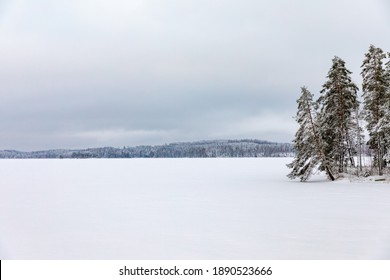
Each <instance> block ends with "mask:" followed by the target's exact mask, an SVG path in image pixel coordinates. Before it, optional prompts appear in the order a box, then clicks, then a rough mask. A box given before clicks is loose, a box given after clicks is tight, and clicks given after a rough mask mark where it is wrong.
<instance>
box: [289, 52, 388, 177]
mask: <svg viewBox="0 0 390 280" xmlns="http://www.w3.org/2000/svg"><path fill="white" fill-rule="evenodd" d="M361 69H362V70H361V75H362V78H363V82H362V97H363V108H361V107H360V102H359V98H358V94H357V93H358V90H359V89H358V87H357V85H356V84H355V83H354V82H353V81H352V79H351V74H352V72H351V71H350V70H348V69H347V68H346V66H345V61H344V60H342V59H341V58H339V57H337V56H335V57H334V58H333V60H332V67H331V68H330V70H329V72H328V74H327V76H326V78H327V80H326V82H325V83H324V84H323V86H322V90H321V91H320V97H319V98H318V100H317V102H314V101H313V95H312V94H311V93H310V92H309V91H308V90H307V89H306V88H305V87H302V88H301V90H302V91H301V96H300V98H299V99H298V100H297V102H298V111H297V118H296V120H297V122H298V124H299V129H298V131H297V132H296V134H295V139H294V140H293V143H294V147H295V150H296V154H295V158H294V160H293V162H292V163H290V164H288V165H287V166H288V167H289V168H292V171H291V172H290V173H289V174H288V175H287V176H288V177H289V178H290V179H294V178H299V179H300V180H301V181H306V180H307V179H308V178H309V177H310V175H311V174H312V172H313V170H314V169H315V168H319V169H320V170H324V171H325V172H326V173H327V175H328V177H329V178H330V179H332V180H333V179H334V176H336V177H338V176H342V173H348V172H349V173H351V172H353V173H355V171H353V170H356V174H357V175H364V176H366V175H367V174H375V173H376V174H379V175H383V169H384V168H387V167H388V165H389V164H390V53H387V54H386V53H385V52H384V51H383V50H382V49H380V48H377V47H375V46H374V45H370V47H369V49H368V52H367V53H366V54H365V57H364V60H363V63H362V65H361ZM317 110H318V112H317ZM363 122H364V123H365V128H366V129H367V133H368V136H369V138H368V142H367V145H368V147H369V150H370V151H369V154H370V155H372V159H373V160H372V165H371V167H375V169H371V170H367V169H366V170H365V171H364V172H363V168H362V165H363V164H362V155H363V154H364V150H365V148H367V146H365V144H364V134H365V131H364V130H363V127H362V126H361V125H360V124H361V123H363ZM366 155H367V153H366ZM355 157H357V160H355ZM355 161H356V162H355ZM355 167H356V168H355ZM386 170H387V169H386ZM335 171H337V173H336V172H335Z"/></svg>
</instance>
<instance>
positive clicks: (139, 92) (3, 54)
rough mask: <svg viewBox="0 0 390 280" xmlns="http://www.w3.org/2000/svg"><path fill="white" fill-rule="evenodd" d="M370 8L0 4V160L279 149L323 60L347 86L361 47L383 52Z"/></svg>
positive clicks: (370, 4) (382, 35)
mask: <svg viewBox="0 0 390 280" xmlns="http://www.w3.org/2000/svg"><path fill="white" fill-rule="evenodd" d="M2 3H3V2H2ZM335 5H336V6H337V7H338V9H335V8H334V7H335ZM383 5H384V4H383V2H381V1H368V0H358V1H352V0H351V1H342V2H340V1H336V0H331V1H317V2H313V1H304V0H301V1H286V0H278V1H255V0H244V1H240V2H237V1H233V0H228V1H226V0H225V1H222V0H213V1H205V0H200V1H199V0H198V1H175V0H168V1H166V0H165V1H162V0H149V1H120V0H112V1H109V2H107V1H106V2H103V1H99V2H97V1H76V0H68V1H55V2H53V1H48V0H38V1H34V2H31V1H24V0H15V1H8V3H7V5H3V6H0V17H1V20H0V40H1V42H2V43H1V44H0V59H1V67H0V83H1V85H2V92H1V97H2V100H1V101H2V102H0V117H1V119H2V120H3V121H2V122H1V123H0V130H1V131H0V132H1V133H0V149H1V148H20V149H25V150H31V149H44V148H47V147H50V148H54V147H78V145H79V146H80V147H88V146H95V145H116V146H122V145H133V144H136V145H137V144H142V143H145V144H148V143H153V144H159V143H165V142H169V141H182V140H185V141H188V140H191V139H194V140H199V139H210V138H263V139H266V140H278V141H281V140H282V139H291V138H292V136H293V132H294V131H293V129H291V128H294V125H295V123H294V121H293V119H292V118H291V116H293V115H294V114H295V106H296V103H295V100H296V98H297V97H298V95H299V87H300V86H301V85H304V84H305V85H307V86H308V87H309V89H310V90H311V91H312V92H313V93H317V92H318V91H319V90H320V87H321V85H322V83H323V82H324V81H325V76H326V73H327V71H328V69H329V67H330V63H331V59H332V58H333V56H334V55H338V56H340V57H342V58H343V59H344V60H346V62H347V66H348V67H349V68H350V70H352V71H353V72H354V79H355V81H356V82H358V83H359V81H360V77H359V72H360V69H359V67H360V64H361V61H362V58H363V55H364V52H366V50H367V48H368V46H369V44H370V43H374V44H376V45H378V46H381V47H383V48H384V49H385V48H386V46H389V43H390V42H389V39H388V36H386V34H387V33H388V30H387V29H388V27H387V26H388V21H389V15H388V14H387V13H385V12H384V9H383ZM350 7H353V8H350ZM1 11H2V12H1ZM384 23H387V24H384ZM340 26H342V28H340ZM374 28H375V30H376V32H375V33H373V32H371V30H373V29H374ZM284 120H285V121H284ZM256 123H258V125H257V124H256ZM267 124H268V125H267Z"/></svg>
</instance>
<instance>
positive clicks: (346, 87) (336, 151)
mask: <svg viewBox="0 0 390 280" xmlns="http://www.w3.org/2000/svg"><path fill="white" fill-rule="evenodd" d="M351 74H352V72H351V71H349V70H348V69H347V68H346V66H345V61H344V60H342V59H341V58H339V57H337V56H335V57H334V58H333V60H332V67H331V68H330V70H329V72H328V75H327V81H326V82H325V83H324V84H323V86H322V88H323V89H322V90H321V94H322V95H321V97H320V98H319V99H318V103H319V105H320V107H321V111H320V116H319V124H320V127H321V130H320V131H319V132H320V135H321V138H322V141H323V143H324V149H325V154H326V156H327V157H328V158H331V159H333V162H334V163H335V164H336V166H337V169H338V172H344V171H345V169H344V166H345V164H346V163H347V162H350V164H351V166H354V165H355V163H354V159H353V155H354V153H355V152H356V151H355V143H356V140H355V139H354V135H355V134H356V132H355V128H356V126H357V124H356V118H355V114H356V110H357V108H358V106H359V103H358V99H357V91H358V87H357V86H356V84H355V83H353V82H352V79H351V77H350V75H351Z"/></svg>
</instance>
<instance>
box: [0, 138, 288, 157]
mask: <svg viewBox="0 0 390 280" xmlns="http://www.w3.org/2000/svg"><path fill="white" fill-rule="evenodd" d="M291 156H294V147H293V145H292V144H291V143H274V142H268V141H262V140H251V139H244V140H214V141H199V142H187V143H171V144H165V145H158V146H137V147H123V148H113V147H102V148H89V149H80V150H64V149H58V150H47V151H35V152H20V151H15V150H4V151H0V158H217V157H291Z"/></svg>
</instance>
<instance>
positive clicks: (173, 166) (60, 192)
mask: <svg viewBox="0 0 390 280" xmlns="http://www.w3.org/2000/svg"><path fill="white" fill-rule="evenodd" d="M290 161H291V159H286V158H272V159H270V158H251V159H120V160H114V159H98V160H97V159H90V160H0V259H390V185H389V184H388V183H383V182H378V183H350V182H348V181H346V180H345V181H338V182H328V181H326V179H325V178H324V177H323V176H321V175H318V176H315V177H313V178H312V179H311V181H309V182H307V183H300V182H297V181H290V180H288V179H287V177H286V176H285V175H286V174H287V173H288V170H287V168H286V167H285V164H286V163H287V162H290Z"/></svg>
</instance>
